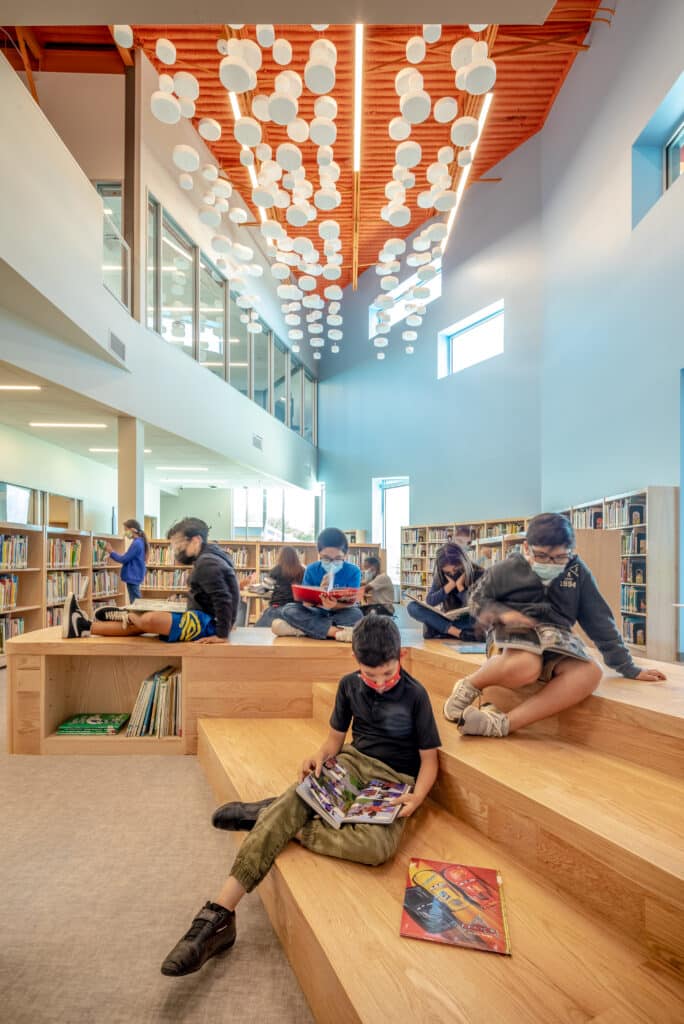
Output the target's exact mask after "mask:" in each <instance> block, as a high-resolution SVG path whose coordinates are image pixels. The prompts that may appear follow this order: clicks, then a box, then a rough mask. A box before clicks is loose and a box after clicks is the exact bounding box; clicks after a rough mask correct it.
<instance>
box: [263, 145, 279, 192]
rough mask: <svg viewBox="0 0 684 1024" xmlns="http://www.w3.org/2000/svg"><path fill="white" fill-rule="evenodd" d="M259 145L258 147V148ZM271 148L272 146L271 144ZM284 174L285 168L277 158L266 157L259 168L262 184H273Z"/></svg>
mask: <svg viewBox="0 0 684 1024" xmlns="http://www.w3.org/2000/svg"><path fill="white" fill-rule="evenodd" d="M258 148H259V147H257V149H258ZM269 149H270V146H269ZM282 176H283V169H282V167H281V166H280V164H279V163H278V162H277V160H271V159H270V158H268V159H264V161H263V163H262V165H261V167H260V168H259V184H260V185H272V184H273V182H275V181H280V179H281V178H282Z"/></svg>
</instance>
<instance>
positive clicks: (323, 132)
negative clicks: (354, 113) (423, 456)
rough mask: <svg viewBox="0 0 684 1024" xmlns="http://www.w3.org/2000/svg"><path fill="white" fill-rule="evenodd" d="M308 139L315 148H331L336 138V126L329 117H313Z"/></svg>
mask: <svg viewBox="0 0 684 1024" xmlns="http://www.w3.org/2000/svg"><path fill="white" fill-rule="evenodd" d="M309 138H310V139H311V141H312V142H313V143H314V144H315V145H316V146H332V144H333V142H334V141H335V139H336V138H337V126H336V124H335V122H334V121H333V120H332V119H331V118H329V117H314V119H313V121H312V122H311V124H310V125H309Z"/></svg>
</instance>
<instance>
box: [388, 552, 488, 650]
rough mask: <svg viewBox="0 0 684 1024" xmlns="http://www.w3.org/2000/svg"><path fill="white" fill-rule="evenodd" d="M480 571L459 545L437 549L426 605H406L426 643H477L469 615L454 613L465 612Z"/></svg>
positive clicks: (416, 603)
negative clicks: (437, 639) (440, 640)
mask: <svg viewBox="0 0 684 1024" xmlns="http://www.w3.org/2000/svg"><path fill="white" fill-rule="evenodd" d="M483 571H484V570H483V569H481V568H480V566H479V565H476V564H475V563H474V562H473V560H472V559H471V557H470V555H469V554H468V552H467V551H466V549H465V548H464V547H462V546H461V545H460V544H458V543H454V542H450V543H448V544H444V545H442V547H441V548H438V549H437V554H436V555H435V568H434V575H433V577H432V585H431V587H430V590H429V591H428V593H427V597H426V599H425V601H424V602H423V601H415V600H414V601H409V603H408V604H407V606H406V611H407V612H408V613H409V615H410V616H411V618H412V619H417V620H418V622H422V624H423V636H424V637H425V639H426V640H428V639H431V638H433V637H453V638H454V639H460V640H475V639H477V637H476V633H475V628H476V623H475V621H474V619H473V618H472V617H471V616H470V615H468V614H465V615H459V616H458V618H455V617H454V613H457V612H460V611H462V610H465V609H467V607H468V598H469V595H470V592H471V588H472V586H473V585H474V584H475V583H476V582H477V581H478V580H479V579H480V577H481V576H482V574H483Z"/></svg>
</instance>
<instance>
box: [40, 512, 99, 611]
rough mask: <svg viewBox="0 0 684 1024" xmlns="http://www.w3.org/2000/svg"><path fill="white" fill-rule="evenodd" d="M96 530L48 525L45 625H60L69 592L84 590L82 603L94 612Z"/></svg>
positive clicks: (87, 609) (84, 607) (46, 534)
mask: <svg viewBox="0 0 684 1024" xmlns="http://www.w3.org/2000/svg"><path fill="white" fill-rule="evenodd" d="M92 550H93V544H92V534H91V533H87V532H86V531H85V530H71V529H65V528H64V527H60V526H47V527H46V528H45V625H46V626H60V625H61V623H62V605H63V604H64V602H65V600H66V598H67V597H68V595H69V594H76V596H77V597H79V595H80V594H84V597H83V599H82V602H83V603H82V607H83V610H84V611H85V613H86V614H87V615H90V614H91V612H92V601H91V591H92V586H91V584H92V557H93V556H92Z"/></svg>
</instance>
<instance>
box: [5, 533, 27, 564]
mask: <svg viewBox="0 0 684 1024" xmlns="http://www.w3.org/2000/svg"><path fill="white" fill-rule="evenodd" d="M27 559H28V537H25V536H24V535H23V534H11V533H10V534H7V533H0V569H25V568H26V566H27V565H28V561H27Z"/></svg>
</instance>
